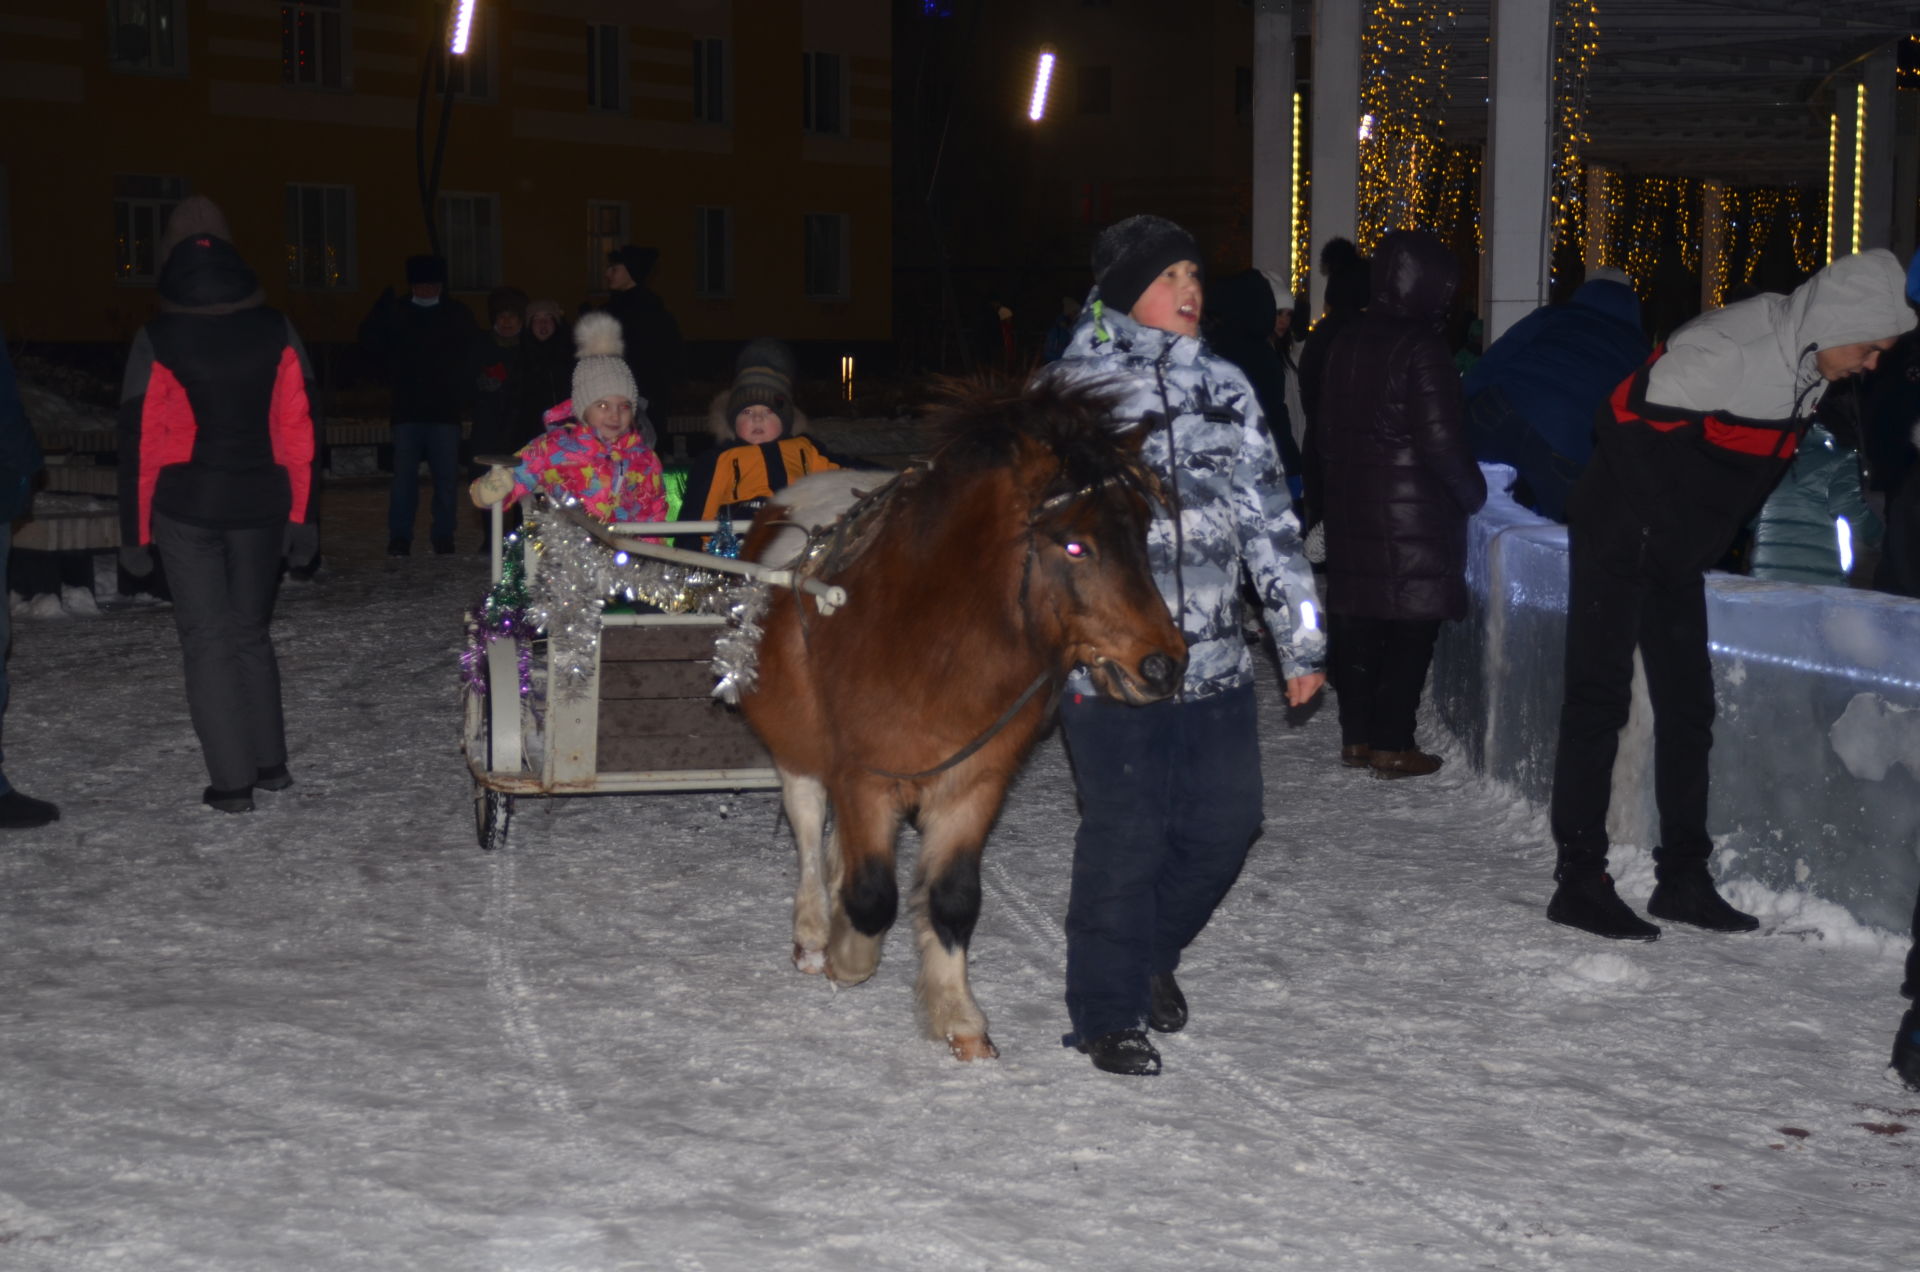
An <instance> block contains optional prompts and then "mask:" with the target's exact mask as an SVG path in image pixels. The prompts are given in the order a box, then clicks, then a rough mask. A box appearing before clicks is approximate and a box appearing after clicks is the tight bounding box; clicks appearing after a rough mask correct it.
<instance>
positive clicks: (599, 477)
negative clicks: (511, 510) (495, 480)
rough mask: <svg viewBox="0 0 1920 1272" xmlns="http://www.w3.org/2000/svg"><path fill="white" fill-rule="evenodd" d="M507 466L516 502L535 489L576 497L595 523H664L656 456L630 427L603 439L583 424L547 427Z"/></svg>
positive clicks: (663, 491) (663, 485) (662, 486)
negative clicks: (616, 435) (510, 468)
mask: <svg viewBox="0 0 1920 1272" xmlns="http://www.w3.org/2000/svg"><path fill="white" fill-rule="evenodd" d="M517 458H518V459H519V461H520V462H519V463H518V464H517V465H515V466H514V470H513V494H512V495H511V496H510V497H508V499H507V503H508V504H515V503H518V502H519V501H520V500H522V499H524V498H525V497H526V496H527V495H528V494H529V493H530V492H532V491H533V490H535V489H536V488H537V489H539V490H542V491H544V492H545V493H546V494H547V495H548V496H549V497H552V498H562V499H567V500H573V501H577V502H578V503H579V504H580V507H581V508H582V509H583V510H584V511H585V512H586V514H587V515H588V516H590V517H592V518H593V519H594V520H596V521H606V522H613V521H665V520H666V519H667V488H666V482H665V481H664V480H663V479H662V478H661V476H660V457H659V456H658V455H656V454H654V452H653V448H652V447H650V446H648V445H647V443H646V441H645V440H644V439H643V438H642V437H641V436H640V434H639V433H638V432H636V431H634V430H632V429H629V430H628V431H626V432H625V433H622V434H621V435H620V436H619V437H616V438H614V439H613V441H612V442H611V443H609V442H603V441H601V440H600V438H599V436H598V435H597V434H596V433H594V431H593V430H592V429H591V428H589V427H587V426H586V425H585V424H571V425H567V426H565V427H562V428H552V429H548V430H547V432H546V434H545V435H544V436H542V437H538V438H535V439H534V440H533V441H531V442H528V443H527V444H526V445H525V446H524V447H522V448H521V449H520V453H519V455H518V457H517Z"/></svg>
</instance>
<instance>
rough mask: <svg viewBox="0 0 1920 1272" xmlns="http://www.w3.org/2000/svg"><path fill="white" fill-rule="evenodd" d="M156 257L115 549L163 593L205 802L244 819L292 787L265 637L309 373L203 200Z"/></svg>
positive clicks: (307, 434) (125, 442) (128, 384)
mask: <svg viewBox="0 0 1920 1272" xmlns="http://www.w3.org/2000/svg"><path fill="white" fill-rule="evenodd" d="M160 247H161V253H160V258H161V260H162V261H163V262H164V263H163V264H162V265H161V268H160V280H159V286H160V302H161V313H160V315H159V316H158V317H157V318H155V319H154V320H153V321H152V322H150V323H148V324H147V325H146V326H145V327H143V328H141V329H140V333H139V334H138V335H137V336H135V337H134V341H133V350H132V352H131V354H130V355H129V356H128V359H127V373H126V379H125V381H124V386H123V388H122V392H121V401H120V520H121V535H122V539H121V541H122V542H123V543H127V544H147V543H151V544H152V545H153V546H154V548H155V550H156V551H158V552H159V554H160V561H161V564H162V565H163V566H164V567H165V569H166V576H167V581H168V584H169V586H170V587H171V589H172V591H173V617H174V624H175V626H176V627H177V628H178V629H179V632H180V649H181V653H182V654H183V655H184V656H185V660H186V678H187V708H188V712H189V714H190V715H191V716H192V717H193V729H194V732H195V733H196V734H198V735H199V738H200V750H201V752H202V754H203V755H204V756H205V758H206V762H207V775H208V777H209V778H210V779H211V781H212V785H210V786H209V787H207V789H206V791H205V793H204V794H203V795H202V796H201V798H202V800H203V801H204V802H205V803H206V804H207V805H208V806H209V807H212V808H216V809H219V810H220V811H221V812H225V813H244V812H249V811H251V810H252V808H253V791H254V788H255V787H258V788H260V789H261V790H268V791H279V790H285V789H286V788H287V787H289V786H291V785H293V778H292V777H290V776H289V775H288V773H287V739H286V729H285V725H284V722H283V719H282V716H281V710H280V668H279V664H278V662H277V661H276V659H275V657H274V652H273V642H272V641H271V640H270V639H269V638H268V634H267V626H268V624H269V623H270V622H271V621H272V619H273V602H274V593H275V591H276V589H277V587H278V584H279V577H280V556H281V545H282V543H283V541H284V540H285V539H286V537H287V533H288V527H289V525H290V524H299V523H305V522H306V521H307V519H308V517H309V516H310V515H311V510H312V508H313V502H312V500H313V492H314V484H315V478H316V471H315V466H316V460H317V457H318V455H319V453H320V448H319V436H318V425H317V423H316V421H315V419H314V416H313V411H312V409H311V406H310V403H311V402H312V400H313V372H312V369H311V368H310V366H309V365H308V362H307V355H306V350H305V349H304V348H302V347H301V344H300V338H299V337H298V336H296V335H295V334H294V331H293V325H292V324H291V323H290V322H288V321H287V319H286V317H285V316H284V315H283V314H281V313H280V312H279V311H277V310H273V309H269V308H267V307H266V305H265V304H264V303H263V296H262V293H261V290H260V282H259V280H258V279H257V278H255V277H254V274H253V271H252V270H250V269H248V268H247V265H246V262H245V261H243V260H241V259H240V254H239V253H238V252H236V251H235V250H234V248H233V243H232V242H231V235H230V233H229V231H228V230H227V225H226V219H225V218H224V217H223V216H221V214H220V209H219V208H217V207H215V206H214V205H213V203H212V201H211V200H208V199H205V198H200V197H195V198H191V199H188V200H187V201H185V202H184V203H182V204H181V205H180V206H179V207H178V208H176V209H175V210H174V214H173V216H172V218H171V219H170V220H169V221H168V223H167V232H166V235H165V237H164V238H163V239H162V240H161V244H160Z"/></svg>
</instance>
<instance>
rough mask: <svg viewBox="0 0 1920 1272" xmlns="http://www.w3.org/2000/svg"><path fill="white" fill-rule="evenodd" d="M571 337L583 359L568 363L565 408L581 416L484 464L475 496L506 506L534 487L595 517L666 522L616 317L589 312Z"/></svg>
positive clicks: (655, 463) (655, 460) (482, 503)
mask: <svg viewBox="0 0 1920 1272" xmlns="http://www.w3.org/2000/svg"><path fill="white" fill-rule="evenodd" d="M573 336H574V343H575V347H576V348H577V349H578V350H579V353H580V360H579V361H578V362H576V363H574V366H573V398H572V400H571V407H572V410H571V411H570V412H569V414H571V415H573V416H577V417H578V422H576V423H571V424H562V425H560V426H558V427H550V428H549V429H548V430H547V432H546V434H545V435H544V436H542V437H538V438H536V439H534V440H533V441H531V442H529V443H527V445H525V446H523V447H522V448H521V449H520V453H519V454H518V456H516V458H517V459H518V460H519V463H518V464H516V465H515V466H514V467H513V468H495V469H491V470H490V471H488V472H487V474H486V475H485V476H483V477H481V478H480V479H478V480H477V481H475V482H474V483H473V485H472V486H471V487H470V488H469V493H470V495H471V497H472V499H473V502H474V503H475V504H476V505H478V506H479V507H482V508H488V507H491V506H493V505H494V504H496V503H501V502H503V501H504V502H505V503H506V504H507V505H508V506H509V507H511V506H512V505H513V504H516V503H518V502H519V501H520V500H521V499H523V498H525V497H526V496H527V495H528V494H529V493H531V492H532V491H534V490H536V489H539V490H543V491H545V492H546V493H547V494H548V495H549V496H551V497H554V498H556V499H563V500H565V501H568V502H574V503H578V504H579V505H580V507H581V508H582V510H584V511H585V512H586V514H587V515H588V516H590V517H592V518H593V519H594V520H596V521H601V522H607V523H612V522H620V521H665V520H666V519H667V493H666V483H665V481H664V480H663V479H662V477H661V470H660V457H659V455H657V454H655V453H654V450H653V448H652V447H651V446H648V445H647V443H646V439H645V438H643V437H642V436H641V435H640V433H639V432H638V431H637V430H636V429H635V428H634V426H633V422H634V416H635V414H636V413H637V412H638V411H640V410H641V409H642V408H644V407H645V405H646V403H645V402H643V401H642V400H641V398H640V392H639V390H638V389H637V388H636V387H635V385H634V382H633V372H632V371H630V370H629V369H628V368H627V363H626V360H625V359H624V358H623V357H622V356H621V354H622V352H623V351H624V348H623V344H622V342H621V338H620V322H619V320H618V319H616V318H614V317H613V316H612V315H611V314H606V313H592V314H588V315H586V316H585V317H583V318H582V319H580V321H579V322H578V323H577V324H575V326H574V332H573ZM565 405H567V404H562V406H565ZM561 409H562V408H561V407H556V408H554V412H549V415H552V414H554V413H555V412H558V411H560V410H561Z"/></svg>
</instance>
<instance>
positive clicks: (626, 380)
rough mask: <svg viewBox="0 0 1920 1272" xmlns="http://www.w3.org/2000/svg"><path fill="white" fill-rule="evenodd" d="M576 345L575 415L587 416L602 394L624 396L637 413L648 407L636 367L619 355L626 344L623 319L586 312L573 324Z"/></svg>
mask: <svg viewBox="0 0 1920 1272" xmlns="http://www.w3.org/2000/svg"><path fill="white" fill-rule="evenodd" d="M573 347H574V348H575V349H576V350H578V351H579V355H580V360H579V361H578V362H576V363H574V364H573V417H574V418H575V419H577V420H583V421H584V420H585V419H586V418H587V408H588V407H590V406H592V405H593V404H594V403H595V402H598V401H600V400H601V399H603V398H615V397H622V398H625V399H627V401H629V402H631V403H633V412H634V415H635V416H636V417H638V416H639V415H640V414H641V412H643V411H645V410H646V409H647V400H646V399H645V398H643V397H641V396H640V390H639V389H638V388H636V387H635V386H634V383H633V371H632V370H631V369H630V368H629V367H628V366H627V360H626V359H625V358H623V357H621V356H620V355H621V354H622V353H623V352H625V350H626V344H625V342H623V341H622V340H621V338H620V320H619V319H618V318H615V317H614V316H613V315H612V314H610V313H606V312H604V311H596V312H594V313H590V314H586V315H584V316H583V317H582V318H581V319H580V321H579V322H577V323H575V324H574V327H573Z"/></svg>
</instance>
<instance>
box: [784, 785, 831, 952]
mask: <svg viewBox="0 0 1920 1272" xmlns="http://www.w3.org/2000/svg"><path fill="white" fill-rule="evenodd" d="M780 798H781V801H782V802H783V803H784V804H785V805H786V808H787V821H788V822H789V823H790V824H791V825H792V826H793V839H794V845H795V847H796V848H797V849H798V850H799V856H800V882H799V885H798V886H797V887H796V888H795V889H794V892H793V965H794V966H795V967H797V968H799V969H800V970H801V971H803V972H812V973H819V972H824V971H826V970H827V906H828V900H827V881H826V879H825V877H824V868H825V865H826V859H825V855H824V853H822V851H821V838H822V832H823V831H824V830H825V828H826V821H827V788H826V785H825V784H824V783H822V782H820V781H819V780H818V779H816V778H811V777H802V776H800V775H799V774H796V773H788V772H786V771H785V770H782V771H781V773H780Z"/></svg>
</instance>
